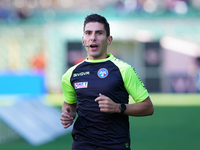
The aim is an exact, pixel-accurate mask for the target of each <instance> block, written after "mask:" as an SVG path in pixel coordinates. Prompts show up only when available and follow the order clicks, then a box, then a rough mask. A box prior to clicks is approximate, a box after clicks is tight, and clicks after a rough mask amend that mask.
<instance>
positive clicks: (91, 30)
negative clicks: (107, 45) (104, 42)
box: [84, 30, 105, 32]
mask: <svg viewBox="0 0 200 150" xmlns="http://www.w3.org/2000/svg"><path fill="white" fill-rule="evenodd" d="M84 32H92V30H85V31H84ZM95 32H105V31H103V30H95Z"/></svg>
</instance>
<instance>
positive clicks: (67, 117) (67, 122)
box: [60, 106, 74, 129]
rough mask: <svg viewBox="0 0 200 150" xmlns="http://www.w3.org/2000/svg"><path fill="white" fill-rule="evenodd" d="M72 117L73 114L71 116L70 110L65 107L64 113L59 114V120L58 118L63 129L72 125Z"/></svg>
mask: <svg viewBox="0 0 200 150" xmlns="http://www.w3.org/2000/svg"><path fill="white" fill-rule="evenodd" d="M72 116H73V114H72V112H71V110H70V108H69V107H68V106H67V107H66V111H64V112H63V113H62V114H61V118H60V120H61V124H62V125H63V127H64V128H65V129H66V128H68V127H69V126H71V125H72V123H73V120H74V118H73V117H72Z"/></svg>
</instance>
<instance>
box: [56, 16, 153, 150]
mask: <svg viewBox="0 0 200 150" xmlns="http://www.w3.org/2000/svg"><path fill="white" fill-rule="evenodd" d="M83 32H84V34H83V37H82V41H83V45H84V46H85V49H86V51H87V58H86V59H85V60H84V61H83V62H81V63H79V64H77V65H75V66H73V67H71V68H70V69H69V70H68V71H67V72H66V73H65V74H64V75H63V78H62V89H63V94H64V98H65V99H64V103H63V106H62V112H63V113H62V114H61V118H60V119H61V123H62V125H63V127H64V128H68V127H69V126H70V125H72V123H73V120H74V118H75V116H76V113H77V114H78V117H77V119H76V121H75V123H74V127H73V131H72V136H73V144H72V150H113V149H115V150H130V135H129V121H128V116H147V115H152V114H153V111H154V108H153V105H152V102H151V100H150V98H149V94H148V92H147V90H146V88H145V87H144V85H143V83H142V81H141V80H140V79H139V77H138V75H137V73H136V72H135V69H134V68H133V67H131V66H130V65H128V64H127V63H124V62H123V61H121V60H119V59H117V58H115V57H114V56H113V55H112V54H109V53H107V47H108V45H110V44H111V42H112V40H113V38H112V36H110V28H109V24H108V22H107V20H106V19H105V18H104V17H102V16H100V15H98V14H91V15H89V16H87V17H86V18H85V21H84V28H83ZM129 95H131V96H132V97H133V99H134V100H135V102H136V103H134V104H128V99H129Z"/></svg>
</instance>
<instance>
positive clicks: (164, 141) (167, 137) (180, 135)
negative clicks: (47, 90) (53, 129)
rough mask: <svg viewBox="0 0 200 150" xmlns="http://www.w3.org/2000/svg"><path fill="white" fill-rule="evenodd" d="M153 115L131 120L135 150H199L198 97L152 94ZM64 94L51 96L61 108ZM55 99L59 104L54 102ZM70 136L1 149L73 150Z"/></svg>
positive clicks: (3, 146)
mask: <svg viewBox="0 0 200 150" xmlns="http://www.w3.org/2000/svg"><path fill="white" fill-rule="evenodd" d="M150 97H151V99H152V101H153V103H154V106H155V112H154V115H153V116H148V117H130V132H131V149H132V150H196V149H199V146H200V144H199V139H200V119H199V118H200V95H199V94H150ZM62 99H63V97H62V95H60V94H58V95H55V94H53V95H48V101H49V102H51V103H54V104H57V105H58V106H60V104H62ZM54 100H56V102H55V101H54ZM71 143H72V138H71V135H70V133H69V134H66V135H64V136H62V137H59V138H57V139H56V140H55V141H53V142H50V143H47V144H44V145H41V146H37V147H33V146H31V145H29V144H28V143H26V142H25V141H24V140H23V139H19V140H17V141H15V142H12V143H6V144H3V145H0V150H36V149H37V150H70V149H71Z"/></svg>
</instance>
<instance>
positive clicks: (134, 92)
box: [123, 66, 149, 103]
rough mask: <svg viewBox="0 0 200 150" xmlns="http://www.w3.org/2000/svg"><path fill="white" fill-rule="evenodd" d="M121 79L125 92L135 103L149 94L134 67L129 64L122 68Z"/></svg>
mask: <svg viewBox="0 0 200 150" xmlns="http://www.w3.org/2000/svg"><path fill="white" fill-rule="evenodd" d="M123 80H124V86H125V88H126V90H127V92H128V93H129V95H131V96H132V98H133V100H134V101H135V102H136V103H138V102H141V101H143V100H145V99H146V98H147V97H148V96H149V93H148V91H147V89H146V87H145V86H144V84H143V82H142V81H141V79H140V78H139V76H138V74H137V72H136V70H135V68H134V67H131V66H129V67H127V68H126V70H124V72H123Z"/></svg>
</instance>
